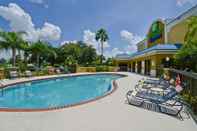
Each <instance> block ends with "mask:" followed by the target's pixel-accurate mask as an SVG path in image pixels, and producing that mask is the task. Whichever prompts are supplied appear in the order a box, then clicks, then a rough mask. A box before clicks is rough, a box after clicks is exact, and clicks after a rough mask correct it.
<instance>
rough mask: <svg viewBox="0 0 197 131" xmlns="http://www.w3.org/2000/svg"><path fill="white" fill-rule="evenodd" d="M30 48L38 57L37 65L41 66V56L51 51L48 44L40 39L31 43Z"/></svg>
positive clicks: (33, 54) (33, 55)
mask: <svg viewBox="0 0 197 131" xmlns="http://www.w3.org/2000/svg"><path fill="white" fill-rule="evenodd" d="M29 50H30V52H31V54H32V57H33V58H36V64H37V67H40V59H41V56H43V55H44V54H46V53H48V52H49V49H48V46H47V44H46V43H44V42H42V41H40V40H39V41H37V42H35V43H33V44H31V45H30V48H29Z"/></svg>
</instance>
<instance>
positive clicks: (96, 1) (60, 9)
mask: <svg viewBox="0 0 197 131" xmlns="http://www.w3.org/2000/svg"><path fill="white" fill-rule="evenodd" d="M195 4H197V0H0V28H1V29H3V30H5V31H26V32H27V35H26V36H25V37H24V39H26V40H28V41H32V42H34V41H37V40H44V41H50V43H51V44H52V45H54V46H60V45H62V44H65V43H69V42H75V41H84V42H85V43H87V44H88V45H92V46H93V47H94V48H96V49H97V52H98V53H99V44H98V42H96V41H95V39H94V38H95V32H96V31H97V30H98V29H100V28H104V29H106V31H107V33H108V35H109V41H108V42H105V43H104V48H105V49H104V52H105V53H104V54H105V55H106V56H109V57H111V56H115V55H116V54H120V53H129V54H131V53H133V52H135V51H136V43H137V42H139V41H141V40H143V38H145V37H146V34H147V32H148V29H149V27H150V25H151V24H152V22H153V21H155V20H157V19H158V18H161V19H166V18H174V17H176V16H178V15H180V14H181V13H183V12H184V11H186V10H188V9H189V8H191V7H192V6H194V5H195ZM0 55H1V56H0V57H4V56H5V53H1V54H0Z"/></svg>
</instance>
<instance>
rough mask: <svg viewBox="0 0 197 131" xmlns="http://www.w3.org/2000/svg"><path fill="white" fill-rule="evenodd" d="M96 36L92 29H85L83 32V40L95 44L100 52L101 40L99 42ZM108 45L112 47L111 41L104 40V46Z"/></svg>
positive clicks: (88, 43)
mask: <svg viewBox="0 0 197 131" xmlns="http://www.w3.org/2000/svg"><path fill="white" fill-rule="evenodd" d="M95 36H96V33H94V32H92V31H90V30H85V31H84V32H83V41H84V43H86V44H87V45H91V46H93V47H94V48H95V49H96V50H97V52H98V53H99V52H100V51H99V50H100V44H99V42H97V41H96V40H95ZM108 47H110V45H109V43H108V42H104V43H103V48H108Z"/></svg>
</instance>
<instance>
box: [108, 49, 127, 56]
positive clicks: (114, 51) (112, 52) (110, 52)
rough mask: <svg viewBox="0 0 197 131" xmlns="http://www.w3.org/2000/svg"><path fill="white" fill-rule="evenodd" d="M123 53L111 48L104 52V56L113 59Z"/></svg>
mask: <svg viewBox="0 0 197 131" xmlns="http://www.w3.org/2000/svg"><path fill="white" fill-rule="evenodd" d="M123 53H124V52H123V51H121V50H120V49H119V48H113V49H112V50H111V51H106V53H105V55H106V56H107V57H115V56H116V55H118V54H123Z"/></svg>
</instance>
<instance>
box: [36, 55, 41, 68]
mask: <svg viewBox="0 0 197 131" xmlns="http://www.w3.org/2000/svg"><path fill="white" fill-rule="evenodd" d="M36 63H37V67H40V55H37V58H36Z"/></svg>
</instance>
